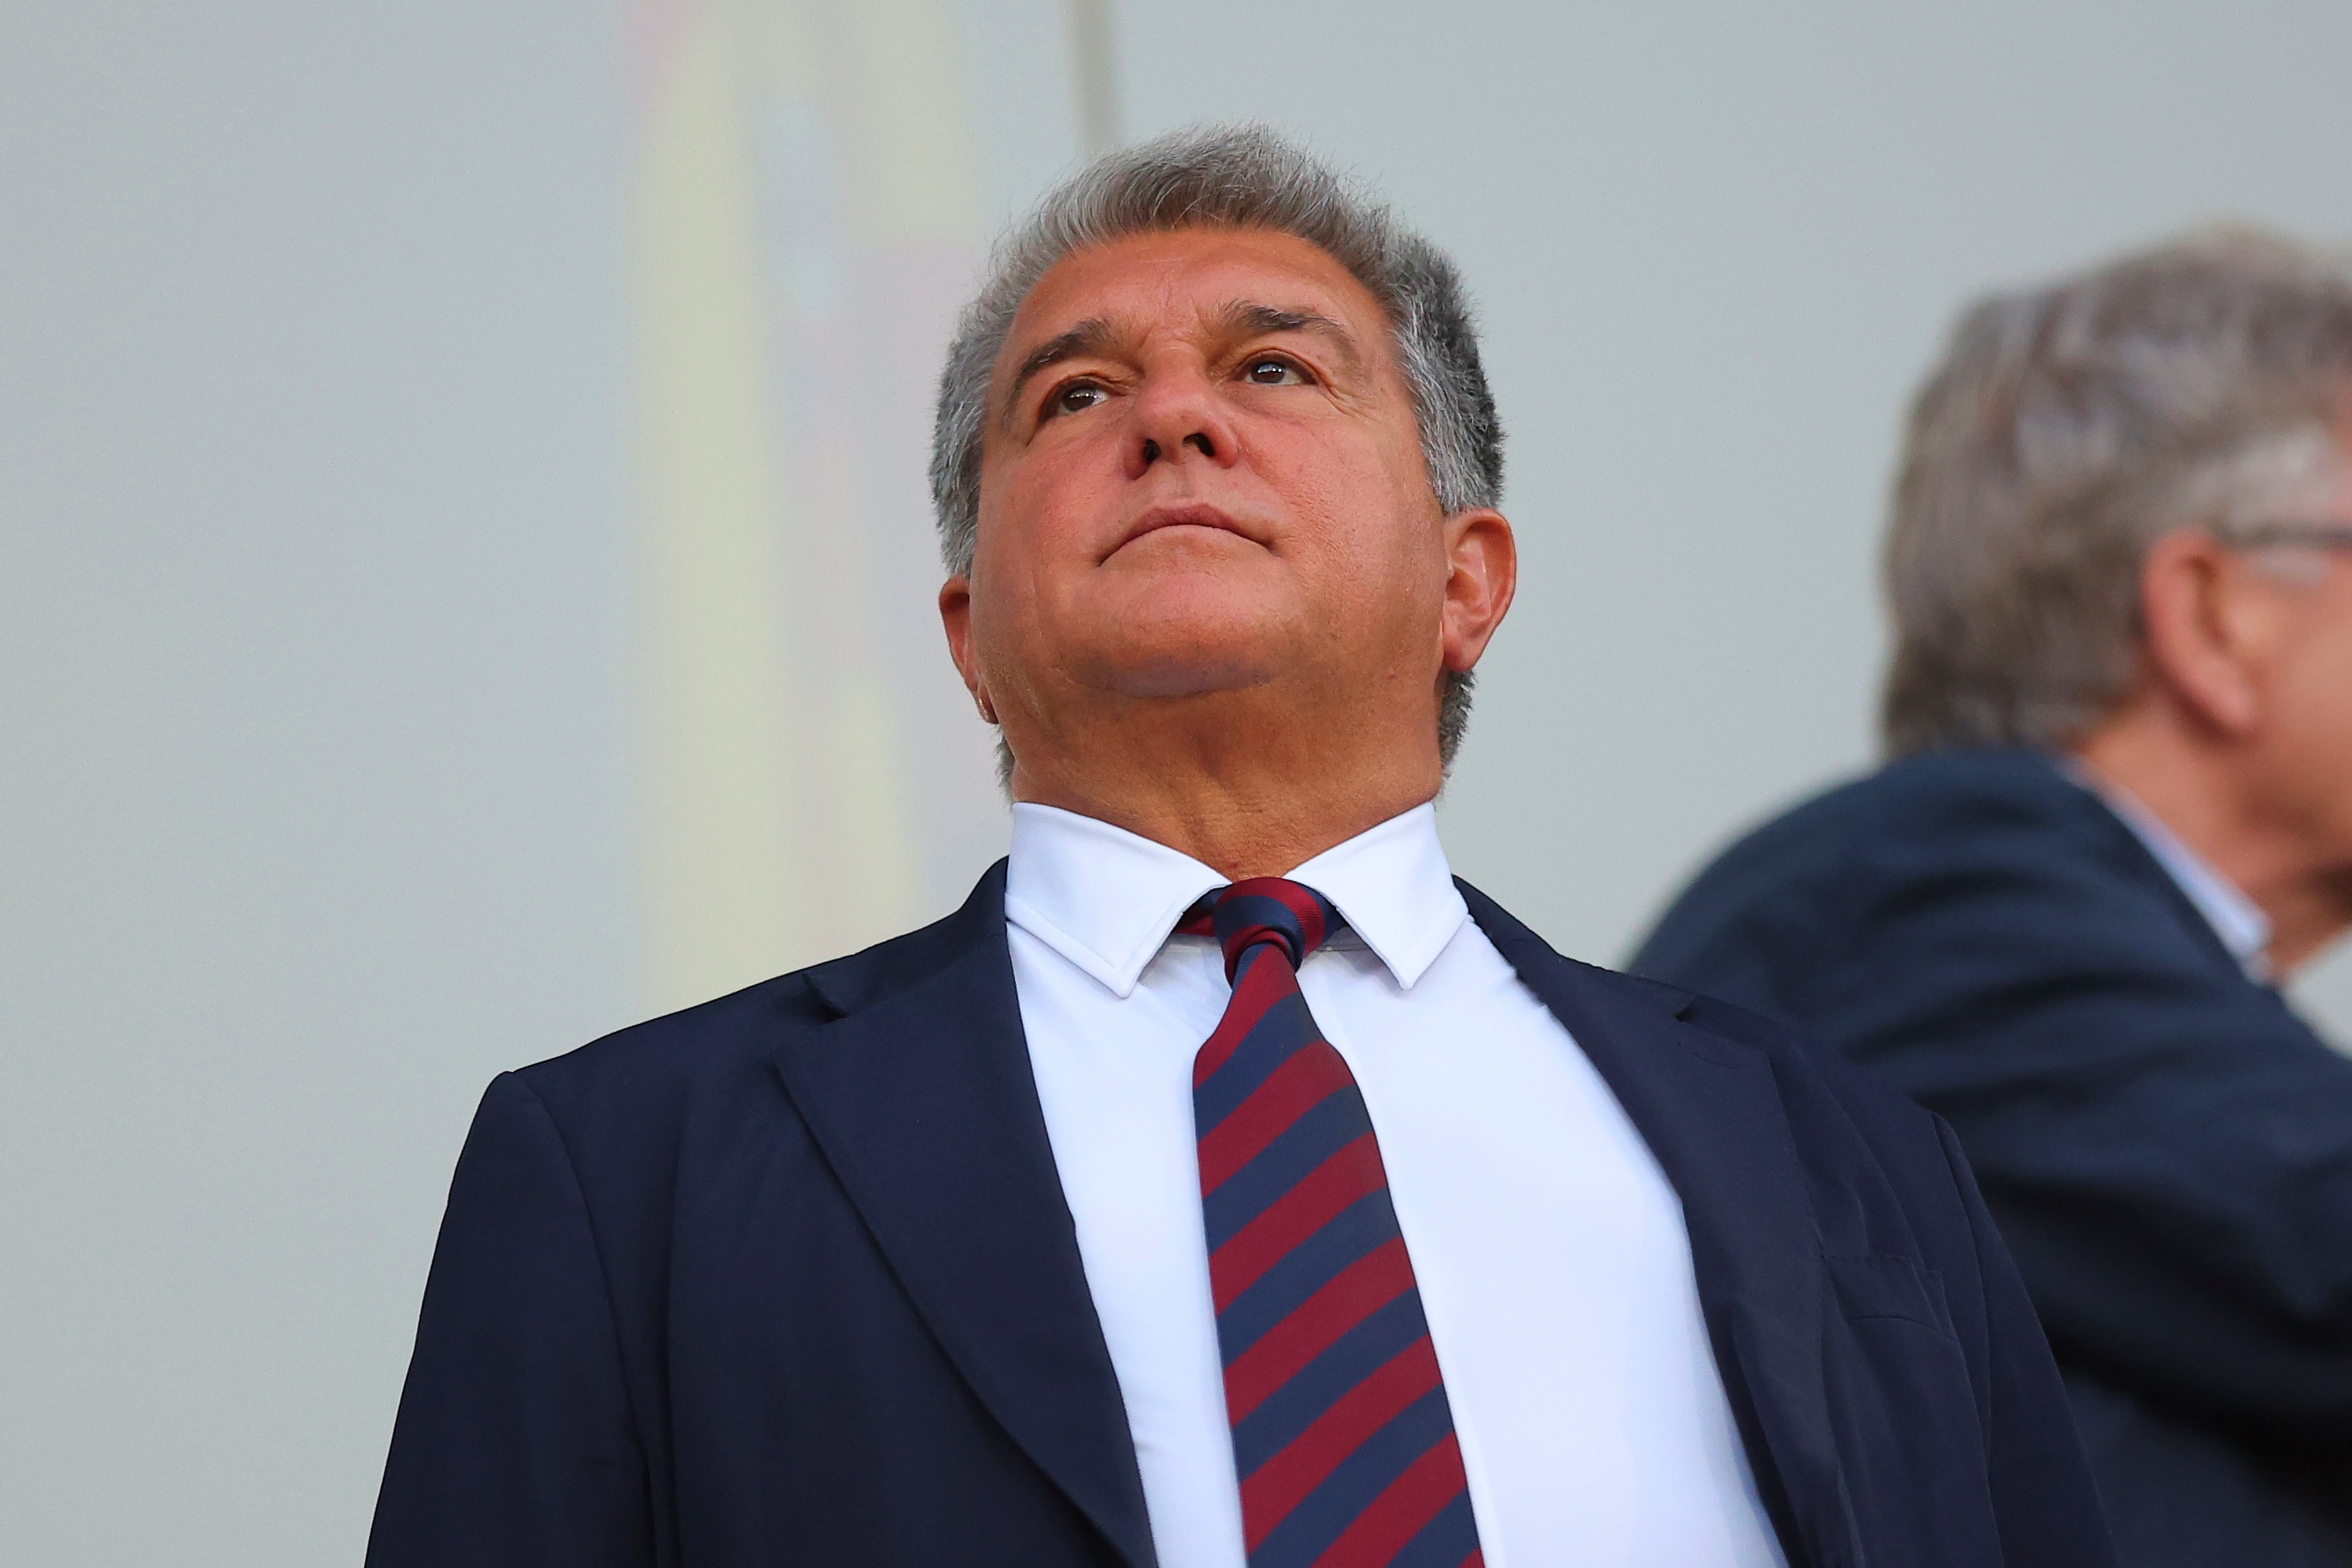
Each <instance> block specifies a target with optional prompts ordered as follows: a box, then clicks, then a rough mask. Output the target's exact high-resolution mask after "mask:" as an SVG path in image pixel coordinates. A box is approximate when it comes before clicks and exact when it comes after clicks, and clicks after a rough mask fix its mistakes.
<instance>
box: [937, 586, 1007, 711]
mask: <svg viewBox="0 0 2352 1568" xmlns="http://www.w3.org/2000/svg"><path fill="white" fill-rule="evenodd" d="M940 625H941V626H942V627H943V628H945V629H946V632H947V634H948V657H949V658H950V659H953V660H954V661H955V667H956V674H960V675H961V676H962V677H963V689H964V690H966V691H968V692H970V693H971V700H972V705H973V706H976V707H977V708H979V709H980V716H981V717H982V718H983V719H986V720H987V721H988V722H989V723H991V724H994V723H995V722H996V706H995V705H994V704H992V703H991V702H990V701H989V700H988V693H987V692H986V691H985V690H983V689H982V686H981V684H980V664H979V661H977V660H976V659H974V658H973V657H972V652H971V579H970V578H968V577H951V578H949V579H948V580H947V581H946V582H945V583H944V584H942V585H941V586H940Z"/></svg>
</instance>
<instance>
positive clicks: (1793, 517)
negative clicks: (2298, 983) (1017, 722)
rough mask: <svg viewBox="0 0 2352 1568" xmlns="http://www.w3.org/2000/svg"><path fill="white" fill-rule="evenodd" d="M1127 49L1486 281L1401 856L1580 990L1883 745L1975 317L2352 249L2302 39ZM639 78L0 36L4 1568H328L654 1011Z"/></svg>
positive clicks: (1756, 15)
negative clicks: (1643, 932) (1416, 861)
mask: <svg viewBox="0 0 2352 1568" xmlns="http://www.w3.org/2000/svg"><path fill="white" fill-rule="evenodd" d="M965 15H966V16H967V18H968V24H969V25H968V28H967V32H968V35H969V36H968V37H967V39H966V46H967V48H968V51H969V55H970V58H971V63H972V70H973V75H974V80H975V83H976V92H977V95H978V117H979V119H980V120H981V122H982V136H983V141H984V142H985V147H984V149H983V152H984V154H985V158H986V162H987V163H988V166H989V168H990V170H991V171H992V178H993V181H994V189H993V190H992V192H991V198H990V199H991V202H992V205H993V207H994V209H995V210H997V211H1000V212H1003V211H1010V210H1012V209H1013V207H1015V206H1017V205H1018V204H1020V203H1021V202H1023V201H1024V200H1026V199H1027V198H1028V196H1029V195H1031V194H1032V193H1034V191H1036V190H1037V189H1038V188H1040V187H1041V186H1042V185H1043V184H1044V183H1046V182H1047V181H1049V180H1050V179H1051V178H1052V177H1053V176H1054V175H1055V173H1056V172H1058V171H1059V170H1060V168H1061V167H1062V166H1063V165H1064V164H1065V162H1066V161H1067V159H1068V158H1069V157H1070V156H1071V153H1072V151H1073V149H1074V146H1075V131H1074V124H1073V120H1072V119H1071V106H1070V95H1069V92H1068V82H1067V62H1066V57H1064V56H1063V54H1062V53H1061V50H1062V47H1063V45H1062V39H1061V35H1060V31H1059V26H1060V18H1059V7H1058V6H1057V5H1055V4H1053V3H1052V0H1020V3H1018V4H986V3H983V0H969V3H968V4H967V5H966V6H965ZM1117 20H1118V29H1119V31H1118V42H1119V62H1120V68H1119V84H1118V85H1119V88H1120V96H1121V98H1122V99H1123V101H1124V109H1125V113H1126V117H1127V122H1128V129H1129V131H1130V132H1148V131H1153V130H1157V129H1160V128H1163V127H1166V126H1170V125H1173V124H1177V123H1180V122H1183V121H1187V120H1195V119H1200V118H1204V117H1218V116H1223V117H1250V118H1265V119H1270V120H1276V122H1278V123H1281V124H1284V125H1286V126H1288V127H1290V128H1292V129H1294V130H1296V131H1299V132H1301V133H1303V134H1305V135H1306V136H1307V137H1308V138H1309V139H1310V140H1311V141H1314V142H1315V143H1316V144H1317V145H1318V146H1319V147H1321V148H1322V149H1323V150H1325V151H1326V152H1328V153H1330V154H1331V155H1333V156H1334V157H1336V158H1338V159H1339V160H1340V161H1342V162H1346V163H1348V164H1350V165H1352V166H1354V167H1356V168H1358V169H1360V171H1362V172H1364V173H1366V174H1367V175H1369V176H1370V177H1372V178H1374V179H1376V180H1377V181H1379V182H1380V183H1381V184H1383V185H1384V186H1385V187H1386V188H1387V189H1388V190H1389V192H1390V193H1391V194H1392V195H1393V196H1394V197H1395V198H1396V199H1397V200H1398V202H1399V203H1400V204H1402V206H1403V207H1404V208H1405V209H1406V210H1407V211H1408V212H1409V213H1410V214H1412V216H1413V217H1414V218H1415V219H1416V220H1417V221H1419V222H1420V223H1421V224H1423V225H1424V226H1425V227H1427V228H1428V229H1429V230H1431V231H1432V232H1433V233H1434V234H1435V235H1439V236H1441V237H1442V238H1443V239H1444V241H1445V242H1446V243H1447V244H1449V245H1450V246H1453V247H1454V249H1455V251H1456V252H1457V253H1458V255H1459V256H1460V257H1461V259H1462V260H1463V262H1464V264H1465V267H1466V268H1467V271H1468V273H1469V276H1470V277H1471V279H1472V282H1473V284H1474V286H1475V288H1476V290H1477V293H1478V295H1479V298H1480V299H1481V302H1482V305H1483V308H1484V314H1485V318H1486V324H1487V329H1488V353H1489V362H1490V364H1491V365H1492V367H1493V371H1494V373H1495V378H1496V385H1497V390H1498V392H1499V393H1500V396H1501V399H1502V403H1503V407H1504V411H1505V414H1506V417H1507V420H1508V422H1509V424H1510V427H1511V431H1512V444H1511V481H1510V487H1509V495H1510V509H1511V511H1512V512H1513V515H1514V516H1515V517H1517V520H1518V522H1519V524H1520V527H1521V530H1522V539H1523V541H1524V546H1525V552H1526V565H1527V582H1526V587H1525V590H1524V592H1523V597H1522V599H1521V601H1520V603H1519V606H1518V609H1517V612H1515V614H1514V617H1513V620H1512V622H1511V624H1510V625H1509V626H1508V627H1507V630H1506V632H1505V633H1504V635H1503V637H1502V639H1501V640H1500V642H1499V643H1498V644H1497V645H1496V651H1495V653H1494V655H1493V658H1492V660H1491V662H1490V665H1489V667H1488V669H1487V670H1486V671H1485V672H1483V675H1484V679H1483V684H1482V686H1481V690H1480V695H1479V711H1478V717H1477V719H1476V722H1475V727H1474V730H1473V736H1472V740H1471V743H1470V746H1469V748H1468V750H1467V752H1466V754H1465V761H1464V765H1463V768H1462V769H1461V773H1460V776H1459V778H1458V779H1457V781H1456V783H1455V784H1454V788H1453V789H1452V791H1451V793H1450V795H1449V797H1448V800H1447V803H1446V806H1445V818H1444V821H1445V831H1446V835H1447V838H1448V841H1449V843H1450V844H1451V845H1452V847H1453V849H1454V854H1455V858H1456V860H1457V862H1459V864H1460V866H1461V867H1462V869H1463V870H1464V871H1465V873H1467V874H1469V875H1471V876H1473V877H1475V878H1476V879H1478V880H1480V881H1481V882H1482V883H1485V884H1486V886H1487V887H1488V888H1489V889H1490V890H1491V891H1492V892H1494V893H1496V894H1497V895H1498V896H1500V897H1502V898H1503V899H1504V900H1505V901H1506V902H1507V903H1509V904H1513V905H1514V906H1515V907H1517V909H1518V910H1519V912H1520V913H1522V914H1523V915H1527V916H1528V917H1530V918H1531V919H1532V920H1533V921H1534V922H1535V924H1537V925H1538V926H1540V927H1543V928H1545V929H1546V930H1548V931H1549V933H1551V934H1552V935H1553V936H1555V938H1556V939H1557V940H1559V942H1560V944H1561V945H1562V946H1565V947H1567V948H1568V949H1569V950H1570V951H1572V952H1576V953H1579V954H1581V955H1584V956H1592V957H1596V958H1601V959H1609V958H1612V957H1615V956H1621V955H1622V952H1623V951H1624V950H1625V948H1626V946H1627V945H1628V943H1629V942H1630V940H1631V939H1632V937H1633V935H1634V934H1635V932H1636V931H1637V930H1638V928H1639V926H1640V925H1641V923H1642V922H1643V920H1644V919H1645V918H1646V917H1647V915H1649V913H1650V912H1651V911H1652V910H1653V909H1654V905H1655V904H1656V902H1657V900H1658V899H1659V898H1660V897H1661V896H1662V895H1663V894H1664V891H1665V889H1666V888H1667V887H1668V886H1669V885H1670V884H1671V883H1672V882H1673V880H1674V879H1675V877H1676V876H1677V875H1679V874H1680V873H1683V872H1685V870H1687V869H1688V868H1689V867H1691V866H1692V865H1693V864H1695V863H1696V861H1697V859H1698V858H1699V857H1701V856H1702V855H1703V854H1704V853H1705V852H1706V850H1707V848H1708V847H1709V846H1710V845H1712V844H1713V843H1715V842H1717V841H1719V840H1720V839H1721V837H1722V836H1723V835H1724V834H1726V833H1727V832H1728V831H1731V830H1732V829H1733V828H1734V827H1735V825H1736V824H1738V823H1739V822H1741V821H1745V820H1748V819H1749V818H1751V817H1753V816H1755V815H1756V814H1758V813H1759V812H1762V811H1764V810H1768V809H1769V808H1770V807H1771V806H1772V805H1773V804H1774V803H1776V802H1778V801H1780V800H1783V799H1786V798H1787V797H1789V796H1790V795H1792V794H1793V793H1796V792H1798V791H1800V790H1801V789H1806V788H1809V787H1811V786H1812V785H1814V784H1815V783H1817V782H1819V781H1822V780H1823V779H1827V778H1830V777H1832V776H1834V775H1837V774H1839V773H1842V772H1843V771H1846V770H1848V769H1851V768H1858V767H1860V766H1863V765H1864V763H1865V762H1866V760H1867V758H1868V757H1869V754H1870V744H1869V730H1868V723H1867V716H1868V707H1869V699H1870V694H1871V689H1872V685H1873V683H1874V677H1875V674H1876V665H1877V660H1878V657H1879V653H1880V644H1881V634H1880V631H1879V627H1878V622H1877V618H1876V613H1875V610H1874V600H1873V591H1872V587H1871V580H1870V563H1871V553H1872V547H1873V538H1874V532H1875V529H1876V526H1877V519H1878V514H1879V503H1880V492H1881V490H1882V488H1883V483H1884V479H1885V471H1886V467H1887V463H1888V458H1889V453H1890V450H1891V439H1892V432H1893V429H1894V425H1895V418H1896V413H1897V410H1898V408H1899V405H1900V402H1901V401H1902V399H1903V397H1904V395H1905V393H1906V390H1907V388H1908V386H1909V384H1910V383H1911V382H1912V381H1913V380H1914V379H1915V378H1916V375H1917V374H1918V372H1919V371H1920V370H1921V368H1922V367H1923V365H1924V364H1925V363H1926V361H1927V357H1928V355H1929V354H1930V352H1931V351H1932V350H1933V347H1934V344H1935V342H1936V340H1937V335H1938V334H1939V332H1940V331H1941V329H1942V327H1943V324H1944V322H1945V321H1946V320H1947V319H1948V316H1949V314H1950V312H1951V310H1952V308H1953V307H1954V306H1955V304H1956V303H1957V302H1958V299H1959V298H1961V297H1962V296H1964V295H1966V294H1968V293H1969V292H1970V291H1972V290H1974V289H1977V288H1979V287H1983V286H1985V285H1986V284H1988V283H1990V282H1994V281H1998V280H2004V279H2010V278H2014V277H2025V276H2032V275H2034V274H2038V273H2040V272H2042V271H2044V270H2047V269H2050V268H2053V267H2062V266H2068V265H2073V264H2074V263H2076V262H2079V261H2082V260H2084V259H2087V258H2089V257H2092V256H2096V255H2098V254H2100V253H2102V252H2104V251H2105V250H2108V249H2110V248H2112V247H2114V246H2119V245H2123V244H2126V243H2131V242H2136V241H2138V240H2141V239H2145V238H2147V237H2149V236H2152V235H2157V234H2159V233H2162V232H2164V231H2167V230H2169V229H2172V228H2175V227H2177V226H2179V225H2182V224H2185V223H2188V222H2190V221H2193V220H2196V219H2200V218H2203V217H2206V216H2209V215H2214V214H2239V215H2243V216H2248V217H2253V218H2258V219H2263V220H2269V221H2274V222H2278V223H2282V224H2285V225H2290V226H2293V227H2296V228H2299V229H2303V230H2305V231H2308V232H2312V233H2315V234H2320V235H2333V236H2344V235H2352V185H2347V182H2346V181H2345V180H2344V179H2343V177H2342V172H2341V168H2340V162H2341V152H2342V150H2343V149H2344V148H2345V147H2346V146H2347V145H2352V134H2347V133H2352V99H2347V96H2346V95H2345V94H2344V93H2343V91H2342V90H2341V84H2340V81H2339V80H2337V79H2336V78H2338V76H2339V75H2340V71H2339V69H2338V66H2339V63H2340V61H2341V60H2342V59H2343V58H2344V57H2345V50H2346V46H2347V43H2352V14H2347V12H2346V11H2344V9H2343V8H2342V7H2340V6H2337V5H2317V4H2312V5H2219V4H2212V5H2189V4H2179V3H2168V4H2162V5H2145V4H2143V5H2121V4H2105V5H2048V4H2039V5H2024V4H2017V3H2011V4H2002V5H1987V6H1979V7H1975V8H1973V9H1971V10H1969V11H1968V12H1967V13H1966V14H1957V13H1951V12H1948V11H1947V12H1942V13H1936V14H1927V13H1923V12H1918V11H1916V10H1915V11H1913V12H1908V13H1906V12H1898V11H1895V10H1890V9H1887V8H1885V7H1878V6H1864V5H1808V6H1802V7H1793V6H1769V7H1768V6H1763V5H1734V4H1714V5H1701V6H1679V7H1677V6H1661V7H1648V8H1626V7H1615V8H1610V7H1584V8H1570V7H1560V6H1555V5H1539V4H1532V3H1527V4H1515V5H1485V6H1482V5H1460V4H1452V5H1422V6H1407V5H1392V4H1370V3H1367V0H1354V3H1351V4H1346V5H1340V4H1336V3H1324V0H1317V3H1314V4H1307V3H1303V0H1286V3H1283V4H1274V5H1269V4H1265V0H1254V3H1251V4H1246V5H1245V4H1241V3H1239V0H1194V3H1193V4H1192V5H1187V6H1186V7H1184V8H1183V11H1182V16H1181V20H1179V19H1177V18H1176V17H1174V16H1171V15H1170V14H1169V13H1167V12H1166V11H1164V10H1162V9H1160V8H1157V7H1146V6H1142V5H1134V4H1129V5H1121V6H1119V7H1118V9H1117ZM626 34H627V27H626V18H625V14H624V8H623V7H622V6H620V5H617V4H615V3H614V0H599V3H594V4H590V5H580V4H577V3H572V4H564V5H556V4H551V3H548V0H475V3H474V4H471V5H464V6H459V5H451V4H448V3H446V0H408V3H405V4H402V5H392V4H387V3H383V0H342V3H341V4H338V5H329V6H320V5H295V4H291V3H289V0H214V3H212V4H207V5H194V4H191V3H187V0H150V3H147V4H142V5H127V4H121V3H120V0H112V3H110V0H73V3H71V4H67V3H66V0H14V3H13V4H11V5H8V6H6V7H5V10H0V1001H5V1020H6V1021H5V1040H0V1184H5V1187H0V1190H5V1197H0V1258H5V1270H0V1520H5V1521H6V1523H5V1536H6V1539H7V1543H8V1544H7V1546H6V1548H5V1550H6V1552H7V1554H8V1555H9V1556H10V1557H11V1559H12V1560H17V1561H25V1562H37V1563H45V1564H46V1563H55V1564H60V1565H67V1564H101V1563H103V1564H113V1563H134V1562H171V1563H187V1564H192V1565H193V1564H203V1563H223V1564H228V1563H236V1564H238V1565H240V1568H249V1565H257V1564H285V1565H287V1568H293V1565H295V1564H305V1565H307V1564H311V1563H329V1562H338V1561H343V1562H348V1561H352V1560H353V1559H355V1558H356V1556H357V1554H358V1552H359V1549H360V1545H361V1542H362V1539H363V1535H364V1531H365V1528H366V1521H367V1512H368V1508H369V1505H370V1502H371V1500H372V1497H373V1486H374V1479H375V1473H376V1470H377V1468H378V1466H379V1465H380V1463H381V1460H382V1454H383V1441H384V1437H385V1435H386V1433H387V1431H388V1427H389V1423H390V1419H391V1414H392V1407H393V1402H394V1398H395V1397H396V1395H397V1391H398V1385H399V1379H400V1375H401V1371H402V1368H403V1365H404V1359H405V1356H406V1352H407V1344H408V1337H409V1334H410V1333H411V1331H412V1328H413V1324H414V1320H415V1307H416V1300H417V1293H418V1291H419V1289H420V1288H421V1285H422V1281H423V1269H424V1265H425V1259H426V1257H427V1254H428V1252H429V1249H430V1245H431V1238H432V1233H433V1229H434V1227H435V1225H436V1221H437V1218H438V1214H439V1206H440V1201H441V1196H442V1193H443V1191H444V1190H445V1188H446V1182H447V1177H448V1170H449V1165H450V1161H451V1159H452V1157H453V1156H454V1155H455V1152H456V1149H457V1144H458V1141H459V1139H460V1138H461V1137H462V1135H463V1132H464V1127H465V1123H466V1119H467V1114H468V1113H469V1111H470V1109H471V1106H472V1103H473V1101H474V1100H475V1098H476V1096H477V1095H478V1092H479V1091H480V1088H481V1085H482V1083H483V1082H485V1081H486V1080H487V1079H488V1076H489V1075H490V1074H491V1073H492V1072H493V1071H497V1070H499V1069H500V1068H503V1067H507V1066H511V1065H516V1064H519V1063H521V1062H524V1061H530V1060H533V1059H536V1058H538V1057H541V1056H545V1055H548V1054H551V1053H552V1052H555V1051H560V1050H562V1049H565V1048H567V1047H569V1046H571V1045H572V1044H575V1043H577V1042H579V1041H580V1040H584V1039H587V1038H589V1037H590V1036H592V1035H593V1034H596V1033H599V1032H602V1031H603V1030H606V1029H609V1028H612V1027H614V1026H616V1025H619V1024H621V1023H624V1022H626V1021H629V1020H630V1019H632V1018H633V1017H634V1016H635V1013H636V1010H637V1009H638V1007H639V1000H638V990H637V987H636V985H635V981H634V979H633V976H634V975H635V970H636V966H637V961H638V948H639V936H638V931H637V928H636V924H635V920H636V915H635V893H634V890H633V885H632V881H631V871H630V863H631V848H630V844H629V841H628V840H629V834H630V831H631V828H630V811H629V800H628V771H627V769H628V752H629V747H628V736H627V733H626V717H625V707H624V699H623V691H624V688H625V684H626V683H625V660H626V656H627V655H626V648H625V622H626V614H625V605H626V594H627V584H626V582H625V559H626V555H625V515H624V499H623V497H624V488H625V473H624V464H623V456H622V454H623V450H624V447H625V424H626V418H625V404H626V398H627V367H626V364H625V347H624V345H625V340H626V330H627V323H626V319H625V317H626V296H625V280H624V266H625V263H624V258H623V233H624V216H623V214H624V204H625V178H626V168H625V164H626V155H627V154H626V146H627V135H626V128H627V123H628V114H629V109H628V102H627V95H628V74H627V70H626V68H625V61H626V57H627V56H626V48H627V46H626ZM989 852H990V851H989V848H988V846H975V849H974V855H975V859H976V860H984V859H985V858H986V857H987V854H988V853H989ZM2332 983H2333V985H2334V989H2333V990H2332V991H2330V990H2327V989H2326V988H2322V989H2320V990H2318V991H2315V992H2314V993H2313V995H2314V997H2315V999H2316V1001H2317V1003H2318V1004H2320V1005H2322V1006H2324V1007H2326V1008H2327V1009H2329V1010H2330V1011H2331V1012H2332V1013H2333V1016H2334V1017H2336V1019H2338V1020H2342V1019H2352V965H2347V964H2342V963H2339V964H2338V965H2337V967H2336V974H2335V977H2334V979H2333V982H2332Z"/></svg>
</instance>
